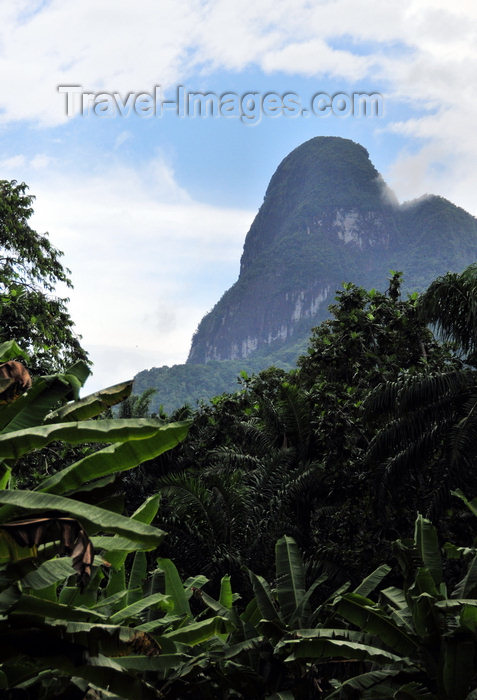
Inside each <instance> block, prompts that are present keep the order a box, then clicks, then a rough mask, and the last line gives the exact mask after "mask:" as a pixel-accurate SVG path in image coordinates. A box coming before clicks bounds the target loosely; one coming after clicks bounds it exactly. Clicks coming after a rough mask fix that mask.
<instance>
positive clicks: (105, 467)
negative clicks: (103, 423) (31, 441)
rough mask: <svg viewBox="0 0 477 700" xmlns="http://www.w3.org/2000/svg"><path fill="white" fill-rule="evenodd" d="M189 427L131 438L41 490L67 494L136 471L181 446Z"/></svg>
mask: <svg viewBox="0 0 477 700" xmlns="http://www.w3.org/2000/svg"><path fill="white" fill-rule="evenodd" d="M92 422H99V421H92ZM189 425H190V424H189V423H188V422H183V423H169V424H168V425H161V426H160V427H159V428H156V431H155V432H154V433H153V434H152V435H150V436H147V437H144V438H142V439H139V438H129V439H127V441H126V442H121V443H120V444H117V445H109V446H108V447H104V448H103V449H102V450H98V452H94V453H93V454H90V455H87V456H86V457H83V459H80V460H79V461H78V462H75V463H74V464H71V465H70V466H69V467H66V469H63V470H62V471H60V472H57V473H56V474H53V475H52V476H51V477H49V478H48V479H46V480H45V481H43V482H42V483H41V484H40V486H39V487H38V490H40V491H46V492H48V493H57V494H62V493H67V492H68V491H73V490H75V489H78V488H79V487H80V486H82V485H83V484H84V483H87V482H88V481H91V480H92V479H97V478H100V477H102V476H106V475H108V474H118V473H119V472H122V471H126V470H128V469H132V468H133V467H137V466H138V465H139V464H142V463H143V462H146V461H148V460H150V459H153V458H154V457H157V456H159V455H160V454H162V453H163V452H166V451H167V450H170V449H172V448H173V447H175V446H176V445H178V444H179V443H180V442H181V441H182V440H183V439H184V438H185V437H186V435H187V432H188V430H189Z"/></svg>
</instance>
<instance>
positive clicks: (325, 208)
mask: <svg viewBox="0 0 477 700" xmlns="http://www.w3.org/2000/svg"><path fill="white" fill-rule="evenodd" d="M453 226H455V227H456V228H458V230H459V235H458V239H459V240H458V244H455V243H453V241H454V240H455V235H454V234H453V233H452V231H453ZM440 228H442V231H440ZM441 234H442V235H441ZM433 237H434V238H435V242H436V243H437V242H438V244H439V248H440V250H439V251H436V250H435V245H434V243H433ZM476 259H477V221H476V219H474V218H473V217H472V216H470V214H467V212H464V211H463V210H462V209H459V208H458V207H454V205H452V204H451V203H450V202H447V200H443V199H442V198H440V197H432V196H431V197H425V198H422V199H420V200H416V201H414V202H411V203H407V204H406V205H403V206H399V204H398V202H397V199H396V197H395V195H394V193H393V192H392V191H391V190H390V189H389V188H388V187H387V185H386V184H385V183H384V180H383V179H382V177H381V175H380V174H379V173H378V171H377V170H376V168H375V167H374V165H373V164H372V163H371V160H370V158H369V154H368V152H367V150H366V149H365V148H364V147H363V146H361V145H360V144H358V143H355V142H353V141H351V140H349V139H343V138H339V137H330V136H327V137H325V136H319V137H315V138H313V139H310V140H309V141H307V142H306V143H303V144H302V145H300V146H298V148H295V149H294V150H293V151H292V152H291V153H290V154H289V155H288V156H286V158H284V160H283V161H282V162H281V163H280V165H279V166H278V168H277V170H276V172H275V173H274V175H273V177H272V179H271V180H270V184H269V186H268V188H267V191H266V194H265V198H264V201H263V204H262V206H261V207H260V210H259V212H258V213H257V216H256V217H255V220H254V221H253V223H252V226H251V227H250V230H249V232H248V234H247V236H246V239H245V245H244V251H243V255H242V259H241V266H240V276H239V279H238V280H237V282H236V283H235V284H234V285H233V286H232V287H231V288H230V289H229V290H228V291H227V292H226V293H225V294H224V296H223V297H222V299H221V300H220V301H219V302H218V303H217V304H216V306H215V307H214V309H213V310H212V311H211V312H210V313H209V314H207V315H206V316H205V317H204V318H203V319H202V321H201V323H200V325H199V328H198V330H197V332H196V334H195V335H194V337H193V339H192V346H191V351H190V354H189V358H188V362H189V363H204V362H208V361H210V360H224V359H239V358H244V357H247V356H248V355H250V354H253V353H256V352H260V351H262V352H263V351H266V350H267V349H270V348H271V346H277V345H279V344H283V343H290V342H295V341H296V340H297V338H298V337H299V336H300V334H305V335H307V334H309V331H310V328H311V326H312V325H316V323H317V322H318V321H319V320H321V319H322V318H324V316H325V315H326V309H327V306H328V304H329V303H330V301H331V299H332V298H333V296H334V293H335V290H336V289H337V288H339V287H340V286H341V284H342V282H347V281H353V282H355V283H357V284H363V285H365V286H383V284H386V279H387V276H388V271H389V269H390V268H392V269H400V270H404V272H405V281H406V280H407V283H408V287H413V288H416V287H420V288H423V287H425V286H426V284H428V283H429V282H430V281H431V279H433V277H435V276H437V274H442V273H444V272H447V270H448V269H457V270H460V269H462V268H463V267H465V266H466V265H468V264H469V262H473V261H474V260H476ZM443 260H445V261H446V262H445V263H443ZM436 268H439V269H437V272H436Z"/></svg>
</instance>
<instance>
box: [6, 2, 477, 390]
mask: <svg viewBox="0 0 477 700" xmlns="http://www.w3.org/2000/svg"><path fill="white" fill-rule="evenodd" d="M0 81H1V85H2V90H1V91H0V179H7V180H12V179H14V180H17V181H19V182H22V181H24V182H26V183H27V184H28V186H29V188H30V193H31V194H33V195H35V197H36V200H35V205H34V206H35V214H34V217H33V219H32V226H33V227H34V228H35V230H37V231H38V232H40V233H44V232H46V231H47V232H48V233H49V236H50V240H51V242H52V244H53V245H54V246H55V247H56V248H59V249H60V250H62V251H63V252H64V257H63V258H62V260H63V263H64V265H65V266H66V267H68V268H69V269H70V270H71V279H72V282H73V285H74V289H73V290H64V289H61V288H58V294H59V295H62V296H64V295H68V296H69V297H70V302H69V310H70V314H71V316H72V318H73V320H74V321H75V326H76V331H77V333H78V334H80V335H81V336H82V344H83V347H85V349H86V350H87V351H88V352H89V354H90V357H91V359H92V360H93V362H94V372H93V377H92V378H91V379H90V380H88V384H87V387H88V389H89V390H91V391H94V390H97V389H99V388H102V387H106V386H110V385H112V384H114V383H117V382H119V381H123V380H125V379H129V378H132V377H133V376H134V375H135V374H136V373H137V372H139V371H141V370H143V369H149V368H151V367H160V366H162V365H173V364H178V363H183V362H185V360H186V358H187V354H188V351H189V347H190V340H191V337H192V334H193V332H194V330H195V329H196V328H197V325H198V323H199V321H200V320H201V318H202V316H203V315H204V314H205V313H206V312H207V311H209V310H210V309H211V308H212V307H213V306H214V304H215V303H216V302H217V301H218V300H219V298H220V297H221V296H222V294H223V293H224V291H225V290H226V289H227V288H228V287H230V286H231V285H232V284H233V283H234V281H235V280H236V279H237V276H238V272H239V264H240V256H241V252H242V248H243V243H244V240H245V236H246V234H247V231H248V229H249V227H250V225H251V223H252V221H253V218H254V216H255V214H256V212H257V210H258V208H259V207H260V205H261V203H262V201H263V197H264V194H265V190H266V187H267V185H268V182H269V180H270V178H271V176H272V175H273V173H274V171H275V169H276V168H277V166H278V165H279V163H280V161H281V160H283V158H284V157H285V156H286V155H287V154H288V153H289V152H290V151H291V150H293V149H294V148H296V147H297V146H299V145H300V144H301V143H303V142H304V141H306V140H308V139H310V138H313V137H314V136H323V135H324V136H327V135H333V136H342V137H344V138H349V139H352V140H353V141H356V142H358V143H361V144H362V145H363V146H365V148H367V150H368V152H369V154H370V158H371V161H372V162H373V164H374V165H375V167H376V168H377V169H378V170H379V171H380V172H381V173H382V175H383V177H384V179H385V180H386V182H387V183H388V185H389V186H390V187H391V188H392V189H393V190H394V191H395V193H396V195H397V197H398V199H399V201H401V202H403V201H406V200H409V199H413V198H416V197H419V196H422V195H423V194H426V193H432V194H438V195H441V196H444V197H447V198H448V199H450V200H451V201H453V202H454V203H455V204H457V205H459V206H461V207H463V208H464V209H466V210H467V211H469V212H470V213H472V214H473V215H474V216H477V198H476V194H475V185H476V176H475V163H476V162H477V90H476V89H475V85H476V84H477V3H475V2H473V0H459V2H455V3H449V2H448V1H447V0H446V2H443V1H441V0H433V1H428V0H399V2H396V1H395V0H390V1H388V2H385V3H384V2H382V0H360V2H356V0H324V1H321V0H317V1H309V0H253V1H252V0H241V2H236V0H181V1H180V2H178V1H177V0H139V1H136V2H131V0H102V2H98V1H97V0H51V1H49V0H1V2H0ZM73 86H74V87H73ZM179 86H180V87H179ZM178 91H179V92H178ZM194 92H197V93H199V92H202V93H210V94H211V95H213V96H215V97H211V98H210V102H209V107H210V109H209V111H208V112H206V113H205V114H204V113H203V114H202V115H201V116H200V115H198V114H197V105H196V114H195V116H193V111H194V110H193V108H192V107H191V106H190V105H192V103H193V100H194V98H191V97H189V98H187V95H190V93H194ZM364 93H366V94H368V95H378V96H380V98H379V99H378V97H376V98H375V99H376V104H378V102H379V110H378V114H375V113H373V114H371V115H369V114H368V115H367V116H365V115H363V114H362V112H361V113H355V111H354V110H353V104H352V103H353V95H355V94H364ZM178 94H181V95H183V96H185V97H184V98H183V101H182V103H181V104H180V105H179V107H178V106H177V105H176V104H174V103H175V102H177V95H178ZM83 95H84V96H83ZM87 95H89V97H88V96H87ZM315 95H320V96H321V97H318V98H316V99H315V101H314V102H313V103H312V98H313V96H315ZM340 95H341V97H340ZM267 96H268V97H267ZM284 96H288V97H286V98H285V97H284ZM327 96H328V97H327ZM334 96H337V97H334ZM327 99H328V102H327ZM214 100H215V113H212V111H213V110H212V109H211V105H212V102H213V101H214ZM166 103H169V104H166ZM298 103H299V104H298ZM188 105H189V109H186V107H187V106H188ZM81 106H82V107H83V108H82V109H81ZM301 109H303V110H304V113H301ZM313 109H314V111H313Z"/></svg>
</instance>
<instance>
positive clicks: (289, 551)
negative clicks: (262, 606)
mask: <svg viewBox="0 0 477 700" xmlns="http://www.w3.org/2000/svg"><path fill="white" fill-rule="evenodd" d="M275 564H276V572H277V598H278V602H279V604H280V612H281V614H282V617H283V619H284V620H285V622H286V623H288V622H289V621H290V619H291V617H292V616H293V614H294V613H295V611H296V609H297V607H298V606H299V605H300V603H301V602H302V600H303V597H304V595H305V569H304V567H303V561H302V557H301V553H300V550H299V549H298V546H297V544H296V542H295V540H294V539H292V538H291V537H287V536H286V535H285V536H284V537H282V538H280V539H279V540H278V542H277V543H276V545H275Z"/></svg>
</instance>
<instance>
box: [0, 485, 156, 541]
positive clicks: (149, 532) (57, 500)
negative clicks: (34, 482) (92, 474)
mask: <svg viewBox="0 0 477 700" xmlns="http://www.w3.org/2000/svg"><path fill="white" fill-rule="evenodd" d="M0 504H2V505H7V506H14V507H15V509H17V510H18V511H19V512H25V511H27V512H36V513H42V514H43V513H46V512H50V511H57V512H60V513H67V514H68V515H70V516H72V517H75V518H78V520H79V521H80V522H81V523H83V525H84V526H85V528H86V529H87V530H88V531H91V532H92V533H93V532H98V531H101V530H102V531H105V532H111V533H117V534H119V535H123V536H124V537H127V539H130V540H137V541H138V542H140V543H141V544H142V543H144V544H147V545H149V544H151V545H156V546H157V545H158V544H160V542H161V540H162V538H163V536H164V532H162V530H159V529H157V528H155V527H152V526H151V525H146V524H144V523H141V522H139V521H138V520H133V519H132V518H126V517H124V516H123V515H117V514H116V513H112V512H111V511H108V510H104V509H103V508H98V507H97V506H91V505H89V504H87V503H80V502H78V501H75V500H73V499H71V498H64V497H63V496H56V495H54V494H50V493H38V492H37V491H8V490H7V491H5V490H4V491H0Z"/></svg>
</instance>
